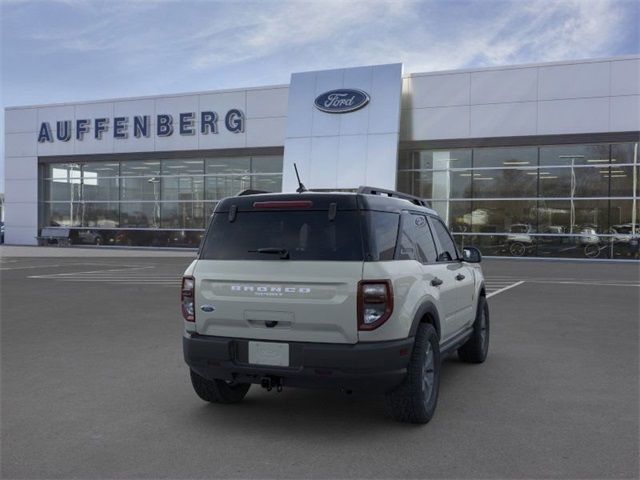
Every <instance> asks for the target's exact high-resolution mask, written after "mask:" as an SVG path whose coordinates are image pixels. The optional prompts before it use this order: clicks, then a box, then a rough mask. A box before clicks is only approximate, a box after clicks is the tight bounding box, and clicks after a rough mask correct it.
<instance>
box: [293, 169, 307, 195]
mask: <svg viewBox="0 0 640 480" xmlns="http://www.w3.org/2000/svg"><path fill="white" fill-rule="evenodd" d="M293 168H295V170H296V177H297V178H298V188H296V192H298V193H302V192H306V191H307V187H305V186H304V183H302V182H301V181H300V175H299V174H298V166H297V165H296V164H295V163H294V164H293Z"/></svg>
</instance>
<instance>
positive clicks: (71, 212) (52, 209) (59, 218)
mask: <svg viewBox="0 0 640 480" xmlns="http://www.w3.org/2000/svg"><path fill="white" fill-rule="evenodd" d="M45 215H46V219H47V221H46V225H47V226H51V227H79V226H80V205H79V204H78V203H71V202H67V203H46V204H45Z"/></svg>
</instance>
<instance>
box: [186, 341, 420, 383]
mask: <svg viewBox="0 0 640 480" xmlns="http://www.w3.org/2000/svg"><path fill="white" fill-rule="evenodd" d="M249 341H250V340H248V339H238V338H227V337H213V336H205V335H198V334H194V333H189V332H185V334H184V336H183V340H182V344H183V348H184V359H185V361H186V362H187V364H188V365H189V367H190V368H191V369H192V370H194V371H195V372H196V373H198V374H199V375H200V376H202V377H205V378H208V379H211V380H212V379H221V380H233V381H236V382H239V383H260V381H261V379H262V378H264V377H272V378H274V379H277V381H278V382H280V383H281V384H282V385H283V386H291V387H303V388H329V389H338V390H350V391H356V392H386V391H389V390H391V389H393V388H394V387H396V386H398V385H399V384H400V383H401V382H402V380H403V379H404V377H405V375H406V372H407V365H408V363H409V358H410V356H411V351H412V349H413V341H414V339H413V338H412V337H410V338H407V339H403V340H393V341H388V342H371V343H359V344H355V345H343V344H330V343H303V342H289V362H290V366H289V367H274V366H263V365H252V364H249V363H248V358H249V353H248V352H249Z"/></svg>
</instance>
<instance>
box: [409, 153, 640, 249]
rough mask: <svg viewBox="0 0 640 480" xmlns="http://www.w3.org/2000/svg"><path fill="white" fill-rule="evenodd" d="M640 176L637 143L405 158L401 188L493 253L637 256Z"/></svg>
mask: <svg viewBox="0 0 640 480" xmlns="http://www.w3.org/2000/svg"><path fill="white" fill-rule="evenodd" d="M639 177H640V166H639V164H638V144H637V143H614V144H608V143H607V144H583V145H544V146H525V147H495V148H493V147H492V148H489V147H482V148H469V149H451V150H447V149H432V150H405V151H402V152H400V154H399V160H398V177H397V178H398V184H397V187H398V190H400V191H403V192H406V193H410V194H412V195H416V196H419V197H422V198H426V199H428V200H430V201H431V204H432V207H433V208H434V209H435V210H436V211H437V212H438V214H439V215H440V216H441V218H443V219H444V220H445V222H446V223H447V224H448V226H449V228H450V229H451V231H452V233H453V234H454V237H455V239H456V241H457V242H458V243H459V244H460V245H461V246H463V245H470V244H473V245H477V246H479V247H480V248H481V249H482V251H483V253H485V254H487V255H510V256H535V255H539V256H566V257H585V256H586V257H594V256H597V257H602V258H605V257H609V258H632V257H636V258H637V256H638V252H637V248H636V247H635V246H634V245H635V243H634V242H635V240H634V238H632V237H634V236H636V235H639V234H640V227H639V225H638V221H639V216H640V207H639V198H638V197H639V196H640V187H639V184H640V181H639ZM634 249H635V250H634Z"/></svg>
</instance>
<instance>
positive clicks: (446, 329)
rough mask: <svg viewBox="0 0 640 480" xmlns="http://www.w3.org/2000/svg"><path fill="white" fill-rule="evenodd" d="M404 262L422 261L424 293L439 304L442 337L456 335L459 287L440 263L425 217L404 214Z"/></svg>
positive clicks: (401, 252)
mask: <svg viewBox="0 0 640 480" xmlns="http://www.w3.org/2000/svg"><path fill="white" fill-rule="evenodd" d="M399 245H400V251H399V257H398V258H399V259H400V260H409V259H410V260H416V261H418V262H420V265H421V270H422V281H423V282H424V283H423V288H424V291H425V292H427V293H428V294H429V295H430V296H431V297H433V298H434V299H435V300H436V301H437V307H438V312H439V314H440V328H441V337H442V339H443V340H445V339H447V338H449V337H450V336H451V335H453V334H454V333H455V329H454V322H453V316H455V315H456V309H455V304H454V297H455V289H454V287H455V284H454V281H453V279H452V277H451V273H450V272H449V271H448V269H447V265H445V264H443V263H438V262H436V259H437V255H438V253H437V250H436V244H435V241H434V239H433V235H432V233H431V228H430V227H429V221H428V218H427V216H426V215H425V214H423V213H419V212H404V213H403V217H402V229H401V235H400V243H399Z"/></svg>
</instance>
